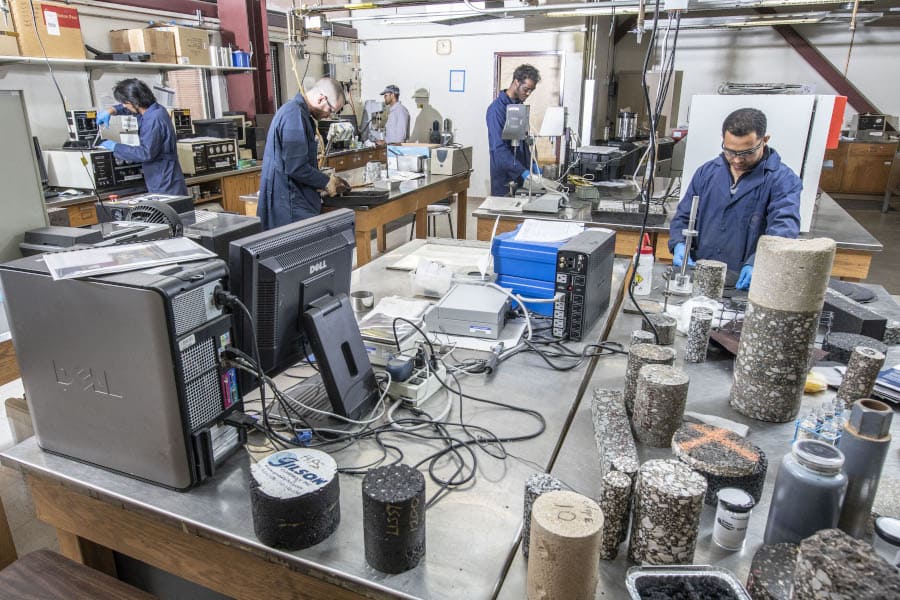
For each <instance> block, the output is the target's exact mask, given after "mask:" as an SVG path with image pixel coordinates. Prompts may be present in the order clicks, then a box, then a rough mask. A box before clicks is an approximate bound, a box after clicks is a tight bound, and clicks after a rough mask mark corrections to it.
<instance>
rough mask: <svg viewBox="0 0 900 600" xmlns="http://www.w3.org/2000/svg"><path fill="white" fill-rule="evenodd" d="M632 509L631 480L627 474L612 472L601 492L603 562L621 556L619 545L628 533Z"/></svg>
mask: <svg viewBox="0 0 900 600" xmlns="http://www.w3.org/2000/svg"><path fill="white" fill-rule="evenodd" d="M630 508H631V478H630V477H628V476H627V475H626V474H625V473H620V472H618V471H610V472H609V473H607V474H606V477H604V478H603V491H601V492H600V510H602V511H603V541H602V543H601V545H600V559H601V560H613V559H614V558H616V555H618V554H619V544H621V543H622V541H624V539H625V533H626V532H627V531H628V516H629V509H630Z"/></svg>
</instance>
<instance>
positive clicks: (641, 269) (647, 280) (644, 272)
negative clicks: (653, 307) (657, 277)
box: [634, 233, 653, 296]
mask: <svg viewBox="0 0 900 600" xmlns="http://www.w3.org/2000/svg"><path fill="white" fill-rule="evenodd" d="M634 284H635V285H634V295H635V296H648V295H650V288H651V287H652V286H653V246H651V245H650V236H649V235H647V234H646V233H645V234H644V240H643V243H642V244H641V262H640V264H639V265H638V270H637V273H635V275H634Z"/></svg>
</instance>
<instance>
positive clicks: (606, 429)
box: [591, 388, 640, 481]
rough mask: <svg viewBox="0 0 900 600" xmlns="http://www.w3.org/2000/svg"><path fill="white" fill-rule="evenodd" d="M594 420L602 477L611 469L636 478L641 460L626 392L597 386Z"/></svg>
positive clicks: (593, 412)
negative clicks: (632, 430) (624, 396)
mask: <svg viewBox="0 0 900 600" xmlns="http://www.w3.org/2000/svg"><path fill="white" fill-rule="evenodd" d="M591 420H592V421H593V424H594V441H595V442H596V443H597V453H598V455H599V457H600V477H606V474H607V473H609V472H610V471H621V472H622V473H625V474H626V475H628V477H629V478H631V480H632V481H634V475H635V473H637V470H638V467H639V466H640V461H639V460H638V455H637V448H636V447H635V445H634V437H633V436H632V435H631V423H630V422H629V421H628V415H627V414H625V404H624V402H623V400H622V392H620V391H618V390H604V389H600V388H596V389H594V399H593V401H592V402H591Z"/></svg>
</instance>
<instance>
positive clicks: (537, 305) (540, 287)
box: [497, 275, 556, 317]
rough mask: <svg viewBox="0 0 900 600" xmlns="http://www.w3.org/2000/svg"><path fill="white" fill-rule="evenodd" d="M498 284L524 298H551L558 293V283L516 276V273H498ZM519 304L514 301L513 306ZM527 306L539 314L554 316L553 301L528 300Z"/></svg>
mask: <svg viewBox="0 0 900 600" xmlns="http://www.w3.org/2000/svg"><path fill="white" fill-rule="evenodd" d="M497 285H499V286H500V287H505V288H509V289H511V290H512V291H513V293H514V294H519V295H520V296H522V297H523V298H545V299H549V298H552V297H553V296H554V295H555V294H556V285H555V284H553V283H552V282H550V281H541V280H539V279H528V278H527V277H516V276H515V275H498V276H497ZM518 305H519V303H518V302H513V303H512V307H513V308H516V307H517V306H518ZM525 308H527V309H528V310H529V311H530V312H532V313H535V314H538V315H543V316H545V317H552V316H553V302H526V303H525Z"/></svg>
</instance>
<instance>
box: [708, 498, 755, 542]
mask: <svg viewBox="0 0 900 600" xmlns="http://www.w3.org/2000/svg"><path fill="white" fill-rule="evenodd" d="M716 498H718V500H719V502H718V505H717V507H716V522H715V523H714V524H713V534H712V539H713V541H714V542H715V543H716V544H718V545H719V546H721V547H722V548H724V549H726V550H740V549H741V547H743V545H744V539H745V538H746V537H747V523H748V522H749V521H750V512H751V511H752V510H753V507H754V506H755V505H756V501H754V500H753V496H751V495H750V494H748V493H747V492H745V491H744V490H742V489H738V488H722V489H720V490H719V491H718V492H716Z"/></svg>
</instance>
